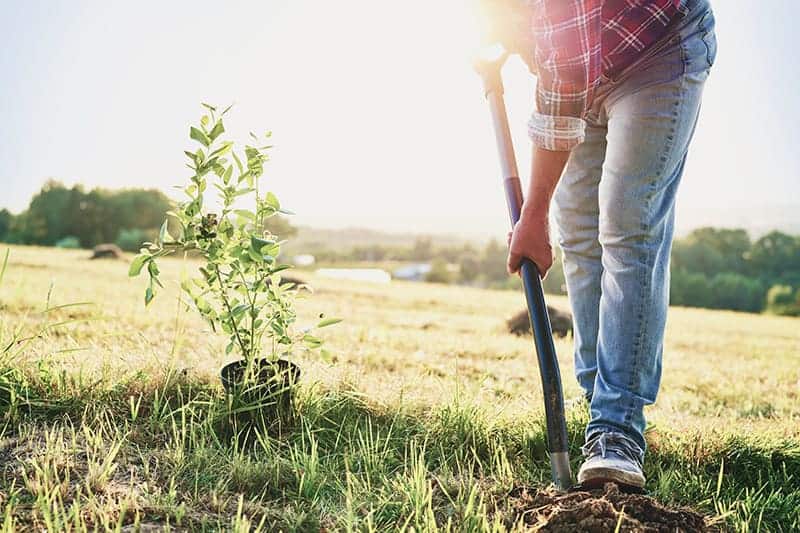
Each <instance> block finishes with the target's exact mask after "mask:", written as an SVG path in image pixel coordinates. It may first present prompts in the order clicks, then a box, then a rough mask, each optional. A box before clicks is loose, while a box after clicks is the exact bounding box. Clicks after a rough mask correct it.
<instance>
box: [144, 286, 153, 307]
mask: <svg viewBox="0 0 800 533" xmlns="http://www.w3.org/2000/svg"><path fill="white" fill-rule="evenodd" d="M153 296H155V294H153V287H147V289H146V290H145V291H144V305H145V307H147V306H148V305H150V302H152V301H153Z"/></svg>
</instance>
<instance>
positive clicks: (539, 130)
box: [528, 112, 586, 152]
mask: <svg viewBox="0 0 800 533" xmlns="http://www.w3.org/2000/svg"><path fill="white" fill-rule="evenodd" d="M585 131H586V121H584V120H583V119H581V118H577V117H559V116H555V115H544V114H542V113H539V112H534V113H533V115H531V119H530V120H529V121H528V137H530V139H531V141H533V144H534V145H535V146H538V147H539V148H544V149H545V150H551V151H554V152H568V151H570V150H572V149H573V148H575V146H577V145H579V144H580V143H582V142H583V138H584V136H585Z"/></svg>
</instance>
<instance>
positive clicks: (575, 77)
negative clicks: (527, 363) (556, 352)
mask: <svg viewBox="0 0 800 533" xmlns="http://www.w3.org/2000/svg"><path fill="white" fill-rule="evenodd" d="M487 1H489V0H487ZM516 1H518V2H521V1H522V0H516ZM489 3H492V4H494V5H493V7H503V6H502V5H499V4H504V5H505V7H506V8H508V6H509V5H510V4H508V2H498V0H495V1H494V2H489ZM519 5H522V4H519ZM509 12H510V13H512V14H514V15H520V14H522V16H523V20H526V21H527V24H526V25H523V26H527V30H526V32H528V33H524V32H523V33H515V31H513V30H510V29H509V27H508V26H506V29H505V31H504V32H503V34H502V35H501V36H500V37H501V39H500V40H501V41H502V42H503V43H504V44H505V45H506V48H508V49H510V51H517V52H521V53H522V55H523V58H527V60H528V63H529V65H530V66H531V67H532V69H533V70H534V71H535V72H536V73H537V75H538V87H537V95H536V102H537V111H536V112H535V113H534V114H533V116H532V118H531V120H530V122H529V134H530V138H531V140H532V142H533V163H532V168H531V176H530V185H529V189H528V194H527V196H526V200H525V203H524V205H523V211H522V215H521V218H520V221H519V223H518V224H517V225H516V227H515V228H514V231H513V232H512V233H511V234H510V235H509V244H510V251H509V256H508V270H509V272H516V271H517V270H518V269H519V266H520V261H521V259H522V258H523V257H527V258H530V259H531V260H532V261H533V262H534V263H535V264H536V265H537V267H538V268H539V270H540V272H541V273H542V274H545V273H546V272H547V270H548V269H549V268H550V267H551V265H552V262H553V257H552V250H551V246H550V237H549V230H548V218H549V213H550V204H551V198H552V199H553V201H554V204H555V206H556V210H555V213H554V214H555V221H556V224H557V226H558V230H559V231H558V232H559V244H560V245H561V248H562V250H563V252H564V272H565V275H566V281H567V292H568V293H569V299H570V303H571V305H572V310H573V314H574V317H575V372H576V376H577V379H578V382H579V383H580V385H581V387H582V388H583V390H584V391H585V395H586V398H587V400H588V401H589V405H590V413H591V417H590V422H589V424H588V426H587V428H586V444H585V446H584V447H583V453H584V456H585V461H584V463H583V465H582V466H581V469H580V471H579V473H578V482H579V483H582V484H584V485H586V486H597V485H602V483H604V482H606V481H615V482H617V483H620V484H623V485H627V486H631V487H636V488H640V487H643V486H644V483H645V477H644V474H643V471H642V462H643V459H644V451H645V447H646V445H645V439H644V435H643V434H644V429H645V418H644V414H643V408H644V406H645V405H649V404H652V403H653V402H654V401H655V399H656V393H657V392H658V388H659V382H660V378H661V355H662V348H663V337H664V325H665V320H666V313H667V306H668V299H669V255H670V248H671V244H672V235H673V223H674V208H675V194H676V191H677V188H678V183H679V181H680V178H681V174H682V172H683V167H684V163H685V160H686V154H687V150H688V147H689V142H690V140H691V138H692V135H693V133H694V128H695V125H696V123H697V116H698V112H699V109H700V100H701V94H702V90H703V85H704V82H705V81H706V78H707V76H708V73H709V70H710V68H711V66H712V64H713V62H714V58H715V56H716V38H715V36H714V17H713V14H712V12H711V8H710V6H709V4H708V0H530V1H529V2H528V5H527V6H525V7H524V10H518V9H512V10H511V11H506V13H509ZM505 18H506V19H507V18H508V17H505ZM516 20H519V19H516ZM514 27H518V26H514ZM532 48H535V53H531V52H532V50H531V49H532Z"/></svg>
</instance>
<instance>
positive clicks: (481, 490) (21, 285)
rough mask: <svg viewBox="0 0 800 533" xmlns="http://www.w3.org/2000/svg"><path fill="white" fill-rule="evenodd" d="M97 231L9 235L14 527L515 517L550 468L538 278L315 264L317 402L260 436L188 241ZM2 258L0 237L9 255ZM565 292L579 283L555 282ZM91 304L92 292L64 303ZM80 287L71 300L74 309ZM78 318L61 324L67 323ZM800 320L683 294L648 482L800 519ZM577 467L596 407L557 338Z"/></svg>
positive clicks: (308, 362)
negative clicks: (321, 272) (96, 252)
mask: <svg viewBox="0 0 800 533" xmlns="http://www.w3.org/2000/svg"><path fill="white" fill-rule="evenodd" d="M87 256H88V253H87V252H86V251H64V250H55V249H50V248H33V247H12V248H11V255H10V260H9V264H8V269H7V272H6V274H5V279H3V280H2V284H0V350H3V351H2V352H0V354H2V360H0V419H2V421H3V424H2V426H0V457H2V461H0V511H2V512H3V513H4V515H3V516H4V517H5V518H4V520H5V522H4V525H3V530H7V531H11V530H14V528H15V527H16V528H22V527H36V528H47V529H48V530H62V529H72V530H81V529H82V528H84V527H86V528H89V529H91V528H93V527H97V528H100V529H113V528H121V527H122V526H123V525H130V524H134V523H140V524H159V525H164V524H167V523H169V524H170V525H171V526H173V527H177V528H178V529H180V528H187V529H191V530H195V529H207V530H216V529H220V528H224V529H233V530H250V529H253V528H256V527H261V529H262V530H276V529H279V528H281V529H283V530H304V531H305V530H308V531H317V530H320V529H326V530H331V529H334V530H339V529H358V530H386V529H399V528H406V529H408V528H411V527H413V528H414V529H415V530H417V531H420V530H425V531H427V530H433V529H441V530H448V528H450V530H458V531H461V530H474V531H480V530H488V529H492V528H496V529H498V530H504V529H514V528H519V527H520V523H519V520H518V518H519V517H517V516H515V514H514V512H513V509H512V508H511V506H510V505H509V504H508V501H507V500H508V498H507V495H508V494H509V491H510V490H511V489H512V488H513V487H518V486H520V485H543V484H546V483H547V482H548V480H549V464H548V462H547V457H546V453H545V448H544V434H543V419H542V412H541V403H542V402H541V387H540V384H539V383H538V372H537V369H536V366H535V359H534V356H533V346H532V342H531V341H530V339H525V338H517V337H514V336H511V335H509V334H508V333H506V332H505V330H504V324H503V320H504V319H505V318H506V317H507V316H509V315H511V314H512V313H513V312H515V311H517V310H519V309H520V308H521V307H522V302H523V300H522V296H521V295H520V294H516V293H514V292H509V291H488V290H480V289H470V288H464V287H450V286H440V285H427V284H415V283H402V282H392V283H391V284H389V285H371V284H359V283H354V282H342V281H333V280H324V279H315V278H313V277H310V276H308V275H306V274H303V275H304V276H306V281H308V282H310V284H311V285H312V286H313V287H314V289H315V293H314V294H313V296H312V297H310V298H308V299H304V300H301V301H299V303H298V310H299V316H300V320H299V322H300V323H301V324H303V323H307V324H312V323H314V322H315V321H316V320H318V316H319V314H320V313H325V315H327V316H335V317H342V318H344V322H342V323H341V324H338V325H337V326H334V327H331V328H329V329H326V330H323V331H324V332H325V336H324V337H325V341H326V347H327V349H328V350H329V351H330V352H331V354H332V356H333V362H332V363H328V362H324V361H321V360H319V359H314V358H309V357H307V356H305V355H303V354H298V358H297V359H298V362H299V364H300V365H301V367H302V369H303V379H302V382H303V388H302V390H301V391H300V393H299V398H298V412H299V415H298V417H297V418H296V419H295V420H294V421H293V423H291V424H290V425H288V426H287V427H284V428H282V429H281V431H280V433H279V434H272V433H267V432H264V433H259V434H258V435H256V436H255V437H254V438H253V439H251V440H250V441H248V443H244V444H242V443H240V442H239V441H237V440H236V439H231V438H230V436H229V435H227V434H226V433H225V431H224V430H222V429H220V428H221V427H223V426H224V424H222V422H224V418H225V417H224V408H225V400H224V396H223V395H222V393H221V388H220V386H219V383H218V378H217V377H216V373H217V371H218V368H219V367H220V366H221V364H222V362H223V360H224V358H223V357H222V355H221V354H223V353H224V339H223V338H221V337H220V336H217V335H214V334H213V333H212V332H210V331H209V330H208V327H207V326H206V325H205V324H203V323H202V322H201V321H200V320H199V319H198V318H197V317H196V316H195V315H194V314H192V313H186V312H184V310H182V309H181V308H180V306H179V305H178V301H177V298H176V297H177V291H176V285H177V283H176V281H177V280H179V279H180V276H181V271H182V269H187V268H192V267H193V265H192V264H190V263H189V264H185V263H182V262H181V261H179V260H171V261H165V262H164V270H165V274H164V276H163V277H164V279H168V280H171V281H172V282H171V283H169V284H168V286H167V288H166V290H164V291H162V293H161V294H159V295H158V296H157V299H156V301H155V302H154V303H153V304H152V305H151V306H150V307H149V308H147V309H145V308H144V306H143V302H142V294H143V283H144V280H140V279H133V280H131V279H129V278H128V277H127V265H126V263H125V262H120V261H89V260H88V259H87ZM0 258H1V256H0ZM549 301H551V303H553V304H554V305H556V306H557V307H562V308H566V306H567V302H566V300H565V299H561V298H555V297H552V298H549ZM68 304H82V305H68ZM61 306H64V307H61ZM58 324H60V325H58ZM798 326H800V320H798V319H791V318H780V317H770V316H761V315H750V314H742V313H732V312H714V311H706V310H698V309H682V308H674V309H672V310H671V313H670V317H669V323H668V331H667V339H666V352H665V356H664V377H663V387H662V392H661V395H660V397H659V400H658V403H657V404H656V405H655V406H654V407H652V408H650V409H649V410H648V412H647V415H648V420H649V422H650V423H651V425H652V427H651V429H650V431H649V432H648V435H647V437H648V443H649V446H650V452H649V455H648V459H647V463H646V465H645V468H646V471H647V474H648V478H649V480H648V489H649V491H650V492H651V494H653V495H654V496H656V497H657V498H659V499H660V500H662V501H664V502H667V503H671V504H679V505H689V506H692V507H694V508H696V509H699V510H700V511H702V512H704V513H706V514H708V515H709V517H710V518H711V519H712V520H714V521H716V523H717V524H724V527H728V528H730V529H733V530H741V531H756V530H758V528H761V529H762V530H765V531H766V530H769V531H780V530H783V531H790V530H795V529H797V528H800V511H798V508H800V484H799V483H798V480H800V402H799V401H798V396H800V328H799V327H798ZM556 348H557V350H558V353H559V358H560V361H561V365H562V375H563V376H564V389H565V395H566V397H567V398H568V399H574V400H575V401H573V402H570V405H571V407H570V409H569V415H570V432H571V438H572V443H573V446H572V457H573V459H574V461H575V466H576V468H577V464H578V459H579V453H578V449H579V447H580V445H581V444H582V441H581V439H582V426H583V424H585V422H586V418H587V414H586V412H585V411H586V407H585V405H583V404H582V403H581V402H580V401H579V400H577V398H578V397H579V391H578V387H577V385H576V383H575V382H574V379H573V378H572V362H571V339H562V340H558V341H557V343H556Z"/></svg>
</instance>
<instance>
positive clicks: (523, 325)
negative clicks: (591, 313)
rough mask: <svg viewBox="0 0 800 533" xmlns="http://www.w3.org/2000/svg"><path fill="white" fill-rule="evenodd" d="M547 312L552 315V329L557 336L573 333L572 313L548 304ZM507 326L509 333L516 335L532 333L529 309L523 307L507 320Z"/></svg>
mask: <svg viewBox="0 0 800 533" xmlns="http://www.w3.org/2000/svg"><path fill="white" fill-rule="evenodd" d="M547 314H548V315H549V316H550V329H552V330H553V335H555V336H557V337H566V336H567V335H569V334H570V333H572V315H571V314H569V313H567V312H566V311H561V310H559V309H556V308H555V307H550V306H549V305H548V306H547ZM506 327H507V328H508V332H509V333H513V334H514V335H519V336H522V335H530V334H531V322H530V320H529V319H528V309H527V308H526V309H523V310H521V311H520V312H518V313H516V314H515V315H514V316H512V317H511V318H509V319H508V320H506Z"/></svg>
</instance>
